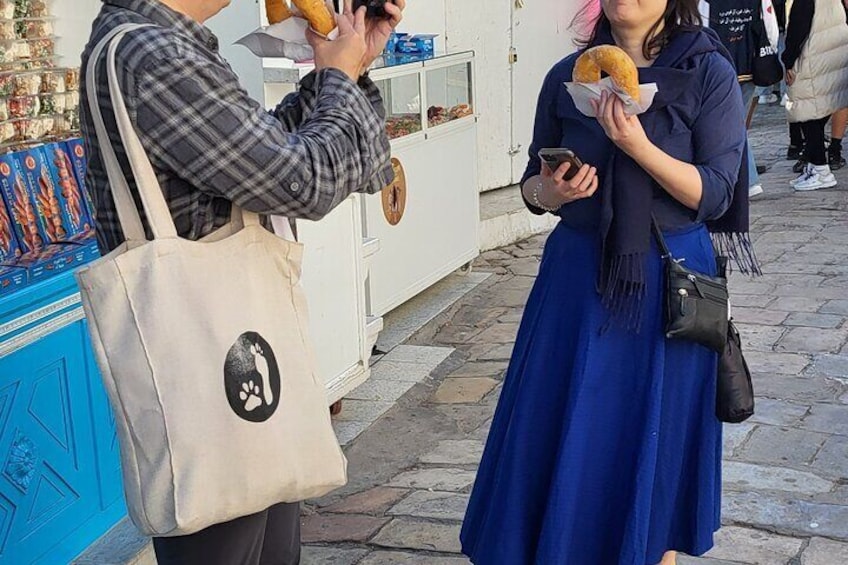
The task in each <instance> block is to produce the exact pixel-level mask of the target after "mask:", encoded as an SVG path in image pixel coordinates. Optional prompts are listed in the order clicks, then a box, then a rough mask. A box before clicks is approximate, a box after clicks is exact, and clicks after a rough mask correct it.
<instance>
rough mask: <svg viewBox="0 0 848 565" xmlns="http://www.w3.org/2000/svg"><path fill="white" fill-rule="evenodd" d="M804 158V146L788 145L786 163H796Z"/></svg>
mask: <svg viewBox="0 0 848 565" xmlns="http://www.w3.org/2000/svg"><path fill="white" fill-rule="evenodd" d="M803 156H804V146H803V145H790V146H789V149H787V150H786V160H787V161H796V160H798V159H800V158H801V157H803Z"/></svg>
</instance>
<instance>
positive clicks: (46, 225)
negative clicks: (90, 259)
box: [18, 143, 92, 244]
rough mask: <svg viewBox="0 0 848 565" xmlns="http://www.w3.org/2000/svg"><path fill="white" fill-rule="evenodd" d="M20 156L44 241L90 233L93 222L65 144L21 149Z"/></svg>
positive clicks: (66, 238)
mask: <svg viewBox="0 0 848 565" xmlns="http://www.w3.org/2000/svg"><path fill="white" fill-rule="evenodd" d="M18 159H19V162H20V165H21V171H22V172H23V174H24V180H25V182H26V187H27V190H28V191H29V193H30V196H31V199H32V200H33V202H34V203H35V206H36V210H37V212H38V213H37V218H38V223H39V230H40V232H41V237H42V239H43V241H44V242H45V243H48V244H49V243H67V242H73V241H76V240H79V239H83V238H85V237H87V236H88V235H90V233H91V230H92V222H91V219H90V218H89V215H88V209H87V207H86V206H85V203H84V202H83V195H82V191H81V190H80V187H79V184H78V183H77V180H76V176H75V175H74V171H73V165H72V164H71V160H70V158H69V157H68V154H67V152H66V151H65V149H64V148H63V146H62V145H61V144H58V143H51V144H48V145H44V146H41V147H37V148H35V149H31V150H28V151H22V152H20V153H19V154H18Z"/></svg>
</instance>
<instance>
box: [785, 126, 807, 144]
mask: <svg viewBox="0 0 848 565" xmlns="http://www.w3.org/2000/svg"><path fill="white" fill-rule="evenodd" d="M789 144H790V145H792V146H793V147H801V146H802V145H804V132H803V131H801V124H800V123H799V122H792V123H791V124H789Z"/></svg>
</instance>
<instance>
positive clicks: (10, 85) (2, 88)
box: [0, 73, 15, 96]
mask: <svg viewBox="0 0 848 565" xmlns="http://www.w3.org/2000/svg"><path fill="white" fill-rule="evenodd" d="M14 90H15V77H14V75H13V74H11V73H0V96H9V95H10V94H12V91H14Z"/></svg>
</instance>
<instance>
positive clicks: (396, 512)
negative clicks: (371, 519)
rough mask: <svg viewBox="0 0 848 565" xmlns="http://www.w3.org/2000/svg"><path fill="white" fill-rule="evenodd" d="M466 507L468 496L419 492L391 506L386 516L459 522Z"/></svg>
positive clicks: (451, 493)
mask: <svg viewBox="0 0 848 565" xmlns="http://www.w3.org/2000/svg"><path fill="white" fill-rule="evenodd" d="M467 506H468V495H465V494H456V493H453V492H433V491H426V490H420V491H415V492H413V493H412V494H411V495H409V496H408V497H406V498H405V499H403V500H402V501H401V502H399V503H398V504H396V505H395V506H393V507H392V508H391V509H390V510H389V511H388V514H389V515H391V516H414V517H416V518H431V519H434V520H453V521H456V522H460V521H462V518H463V516H465V508H466V507H467Z"/></svg>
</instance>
